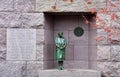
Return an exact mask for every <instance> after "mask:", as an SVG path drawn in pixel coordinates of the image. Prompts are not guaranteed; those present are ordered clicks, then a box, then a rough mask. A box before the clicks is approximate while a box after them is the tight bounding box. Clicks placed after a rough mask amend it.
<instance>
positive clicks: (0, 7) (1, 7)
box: [0, 0, 14, 11]
mask: <svg viewBox="0 0 120 77" xmlns="http://www.w3.org/2000/svg"><path fill="white" fill-rule="evenodd" d="M13 5H14V4H13V0H0V11H13Z"/></svg>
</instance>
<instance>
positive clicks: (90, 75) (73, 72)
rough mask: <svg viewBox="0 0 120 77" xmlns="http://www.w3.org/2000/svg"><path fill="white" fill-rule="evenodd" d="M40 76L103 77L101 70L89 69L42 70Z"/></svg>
mask: <svg viewBox="0 0 120 77" xmlns="http://www.w3.org/2000/svg"><path fill="white" fill-rule="evenodd" d="M39 77H101V72H100V71H96V70H88V69H65V70H57V69H53V70H40V71H39Z"/></svg>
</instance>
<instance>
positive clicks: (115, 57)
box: [111, 45, 120, 61]
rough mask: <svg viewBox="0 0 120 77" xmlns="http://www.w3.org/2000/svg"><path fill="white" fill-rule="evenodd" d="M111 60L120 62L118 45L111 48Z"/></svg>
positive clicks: (119, 47)
mask: <svg viewBox="0 0 120 77" xmlns="http://www.w3.org/2000/svg"><path fill="white" fill-rule="evenodd" d="M111 60H112V61H120V46H119V45H112V46H111Z"/></svg>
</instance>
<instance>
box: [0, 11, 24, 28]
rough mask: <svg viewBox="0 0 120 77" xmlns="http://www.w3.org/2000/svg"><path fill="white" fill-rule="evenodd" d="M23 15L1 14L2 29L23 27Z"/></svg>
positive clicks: (0, 24)
mask: <svg viewBox="0 0 120 77" xmlns="http://www.w3.org/2000/svg"><path fill="white" fill-rule="evenodd" d="M21 23H22V21H21V13H13V12H0V27H3V28H4V27H12V28H13V27H14V28H16V27H18V28H19V27H21V26H22V24H21Z"/></svg>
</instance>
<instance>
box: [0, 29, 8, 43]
mask: <svg viewBox="0 0 120 77" xmlns="http://www.w3.org/2000/svg"><path fill="white" fill-rule="evenodd" d="M6 32H7V30H6V28H0V43H6Z"/></svg>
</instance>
